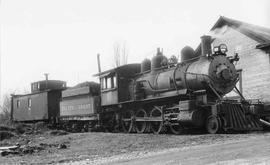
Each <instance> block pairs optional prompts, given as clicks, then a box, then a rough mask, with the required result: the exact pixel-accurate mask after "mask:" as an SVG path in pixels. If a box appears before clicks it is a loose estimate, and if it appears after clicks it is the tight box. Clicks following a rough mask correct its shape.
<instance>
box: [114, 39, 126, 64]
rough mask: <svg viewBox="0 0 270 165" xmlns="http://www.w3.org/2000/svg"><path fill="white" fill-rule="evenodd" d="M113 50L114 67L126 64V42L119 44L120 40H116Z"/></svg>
mask: <svg viewBox="0 0 270 165" xmlns="http://www.w3.org/2000/svg"><path fill="white" fill-rule="evenodd" d="M113 50H114V65H115V67H118V66H121V65H125V64H127V61H128V49H127V48H126V43H123V44H121V43H120V42H116V43H115V44H114V47H113Z"/></svg>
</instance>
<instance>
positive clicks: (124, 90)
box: [95, 64, 141, 106]
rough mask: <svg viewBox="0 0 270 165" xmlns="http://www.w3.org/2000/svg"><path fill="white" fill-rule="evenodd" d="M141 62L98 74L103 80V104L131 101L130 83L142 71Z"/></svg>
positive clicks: (110, 104) (109, 104) (101, 80)
mask: <svg viewBox="0 0 270 165" xmlns="http://www.w3.org/2000/svg"><path fill="white" fill-rule="evenodd" d="M140 71H141V65H140V64H127V65H123V66H120V67H117V68H114V69H111V70H107V71H104V72H101V73H98V74H96V75H95V76H99V78H100V82H101V91H100V93H101V106H112V105H117V104H119V103H121V102H125V101H130V100H131V99H132V98H133V96H132V95H131V93H130V90H131V89H130V88H131V87H130V85H129V84H131V82H132V81H133V80H132V79H133V77H134V76H135V75H136V74H138V73H140Z"/></svg>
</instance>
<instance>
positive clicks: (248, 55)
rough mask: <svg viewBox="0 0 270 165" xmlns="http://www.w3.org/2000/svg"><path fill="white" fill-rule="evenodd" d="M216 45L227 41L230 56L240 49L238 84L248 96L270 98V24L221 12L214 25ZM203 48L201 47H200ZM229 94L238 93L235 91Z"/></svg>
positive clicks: (213, 31) (211, 32) (248, 97)
mask: <svg viewBox="0 0 270 165" xmlns="http://www.w3.org/2000/svg"><path fill="white" fill-rule="evenodd" d="M210 34H211V35H212V37H213V42H212V43H213V46H217V45H219V44H221V43H224V44H226V45H227V47H228V53H227V54H228V56H233V55H234V54H235V53H238V55H239V57H240V60H239V61H238V63H237V64H236V68H237V69H238V71H239V74H240V81H239V83H238V84H237V86H238V88H239V89H240V91H241V92H242V93H243V95H244V97H245V98H246V99H260V100H262V101H267V102H270V28H265V27H260V26H257V25H253V24H249V23H245V22H241V21H238V20H234V19H230V18H226V17H223V16H221V17H220V18H219V19H218V21H217V22H216V23H215V25H214V26H213V27H212V28H211V31H210ZM196 51H197V52H199V51H200V50H199V47H198V49H197V50H196ZM228 96H230V97H232V96H236V93H234V92H231V93H229V94H228Z"/></svg>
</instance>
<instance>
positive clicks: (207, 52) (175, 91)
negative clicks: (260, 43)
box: [96, 36, 262, 134]
mask: <svg viewBox="0 0 270 165" xmlns="http://www.w3.org/2000/svg"><path fill="white" fill-rule="evenodd" d="M201 39H202V42H201V54H200V55H198V56H196V54H195V51H194V50H193V49H192V48H190V47H185V48H184V49H183V50H182V52H181V59H182V61H181V62H180V63H178V62H177V61H176V60H175V58H171V59H167V58H166V57H165V56H164V55H163V52H162V51H160V50H159V49H158V51H157V54H156V56H154V57H153V58H152V60H148V59H146V60H144V61H143V62H142V63H141V64H128V65H124V66H120V67H118V68H115V69H111V70H108V71H105V72H101V73H98V74H96V76H99V78H100V84H101V112H100V122H101V124H102V125H104V126H106V127H111V129H113V130H117V129H123V130H124V131H125V132H137V133H144V132H149V131H151V132H153V133H155V134H158V133H162V132H164V131H166V130H170V131H171V132H172V133H175V134H180V133H181V132H182V131H183V130H184V129H185V128H190V127H196V128H205V129H206V130H207V132H208V133H217V132H218V131H228V130H232V131H234V130H237V131H238V130H261V129H262V127H261V124H260V122H259V119H258V116H257V115H256V113H255V112H256V111H255V109H256V108H257V106H256V105H255V104H250V103H248V102H247V101H246V100H245V99H244V98H243V97H242V95H241V93H240V92H239V90H238V89H237V88H236V86H235V84H236V83H237V81H238V74H237V72H236V69H235V66H234V62H235V61H238V60H239V58H238V56H237V55H233V56H227V54H226V52H227V47H226V45H224V44H221V45H219V46H216V47H214V49H213V51H212V47H211V37H210V36H203V37H201ZM233 89H235V90H236V91H238V92H239V95H240V96H241V97H242V99H241V102H239V101H236V100H228V99H224V98H223V96H224V95H225V94H227V93H229V92H230V91H232V90H233ZM120 126H121V127H120Z"/></svg>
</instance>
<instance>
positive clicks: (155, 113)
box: [150, 107, 164, 134]
mask: <svg viewBox="0 0 270 165" xmlns="http://www.w3.org/2000/svg"><path fill="white" fill-rule="evenodd" d="M150 117H162V111H161V108H160V107H154V108H153V109H152V110H151V112H150ZM150 130H151V131H152V132H153V133H154V134H160V133H161V132H162V131H163V130H164V124H163V121H151V122H150Z"/></svg>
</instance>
